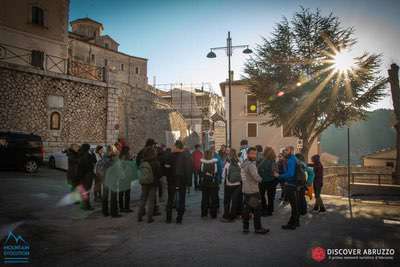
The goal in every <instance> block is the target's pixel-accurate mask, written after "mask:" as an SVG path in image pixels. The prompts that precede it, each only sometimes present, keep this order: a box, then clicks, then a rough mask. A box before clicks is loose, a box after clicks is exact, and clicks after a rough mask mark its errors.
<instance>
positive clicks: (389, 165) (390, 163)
mask: <svg viewBox="0 0 400 267" xmlns="http://www.w3.org/2000/svg"><path fill="white" fill-rule="evenodd" d="M386 167H391V168H394V163H393V162H390V161H389V162H386Z"/></svg>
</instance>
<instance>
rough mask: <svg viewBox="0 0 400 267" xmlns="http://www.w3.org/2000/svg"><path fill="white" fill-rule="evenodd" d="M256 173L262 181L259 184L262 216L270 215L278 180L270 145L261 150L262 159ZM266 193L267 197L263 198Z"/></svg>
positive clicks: (274, 158)
mask: <svg viewBox="0 0 400 267" xmlns="http://www.w3.org/2000/svg"><path fill="white" fill-rule="evenodd" d="M258 173H259V174H260V176H261V178H262V181H261V183H260V185H259V187H260V195H261V208H262V213H261V214H262V216H271V215H272V213H273V212H274V200H275V194H276V186H277V184H278V183H279V180H278V165H277V163H276V154H275V151H274V150H273V149H272V147H266V148H265V149H264V152H263V159H262V161H261V163H260V164H259V165H258ZM265 193H267V199H268V202H267V199H266V198H265Z"/></svg>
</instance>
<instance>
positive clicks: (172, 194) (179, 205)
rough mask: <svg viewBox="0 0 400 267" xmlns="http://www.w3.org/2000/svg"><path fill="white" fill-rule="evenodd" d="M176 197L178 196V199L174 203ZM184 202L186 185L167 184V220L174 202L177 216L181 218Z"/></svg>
mask: <svg viewBox="0 0 400 267" xmlns="http://www.w3.org/2000/svg"><path fill="white" fill-rule="evenodd" d="M177 193H178V194H177ZM176 197H178V199H177V201H176V203H175V198H176ZM185 202H186V186H180V187H176V186H175V185H168V200H167V221H171V218H172V209H173V207H174V203H175V204H176V211H177V213H178V217H179V218H181V219H182V217H183V214H184V213H185Z"/></svg>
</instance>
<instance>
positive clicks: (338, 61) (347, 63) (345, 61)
mask: <svg viewBox="0 0 400 267" xmlns="http://www.w3.org/2000/svg"><path fill="white" fill-rule="evenodd" d="M332 61H333V64H334V68H335V70H336V71H337V72H349V71H351V70H352V69H353V68H354V66H355V62H354V59H353V57H352V56H351V54H350V52H349V51H340V52H338V53H336V54H335V55H334V56H333V58H332Z"/></svg>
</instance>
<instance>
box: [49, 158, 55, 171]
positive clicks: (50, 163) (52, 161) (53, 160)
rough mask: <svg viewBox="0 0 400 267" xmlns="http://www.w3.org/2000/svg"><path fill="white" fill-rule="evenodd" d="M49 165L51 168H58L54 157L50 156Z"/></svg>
mask: <svg viewBox="0 0 400 267" xmlns="http://www.w3.org/2000/svg"><path fill="white" fill-rule="evenodd" d="M49 167H50V168H51V169H55V168H56V160H55V159H54V158H53V157H51V158H49Z"/></svg>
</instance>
